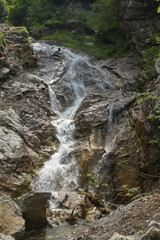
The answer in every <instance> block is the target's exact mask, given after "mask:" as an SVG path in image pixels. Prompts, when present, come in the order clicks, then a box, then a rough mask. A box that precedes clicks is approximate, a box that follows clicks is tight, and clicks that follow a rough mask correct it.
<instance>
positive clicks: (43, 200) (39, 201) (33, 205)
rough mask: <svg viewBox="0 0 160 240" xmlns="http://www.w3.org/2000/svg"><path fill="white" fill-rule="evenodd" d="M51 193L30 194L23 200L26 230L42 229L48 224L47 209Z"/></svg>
mask: <svg viewBox="0 0 160 240" xmlns="http://www.w3.org/2000/svg"><path fill="white" fill-rule="evenodd" d="M50 196H51V193H28V194H27V195H25V196H24V197H23V199H22V206H21V208H22V215H23V218H24V219H25V229H26V230H27V231H28V230H32V229H35V228H42V227H44V226H45V225H46V224H47V217H46V208H47V202H48V200H49V198H50Z"/></svg>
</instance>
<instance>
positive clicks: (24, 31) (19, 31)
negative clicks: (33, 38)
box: [11, 27, 29, 37]
mask: <svg viewBox="0 0 160 240" xmlns="http://www.w3.org/2000/svg"><path fill="white" fill-rule="evenodd" d="M11 33H16V34H19V35H24V36H26V37H27V36H29V33H28V31H27V29H26V28H25V27H14V28H13V29H12V30H11Z"/></svg>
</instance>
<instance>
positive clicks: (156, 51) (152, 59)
mask: <svg viewBox="0 0 160 240" xmlns="http://www.w3.org/2000/svg"><path fill="white" fill-rule="evenodd" d="M159 56H160V47H159V46H158V44H157V45H154V46H152V47H149V48H147V49H145V50H144V51H143V56H142V57H141V59H140V61H139V65H140V67H141V68H142V69H143V72H144V73H145V75H146V77H147V78H146V79H145V80H146V81H147V82H149V81H151V80H153V79H154V78H155V77H156V71H155V63H156V60H157V59H158V58H159Z"/></svg>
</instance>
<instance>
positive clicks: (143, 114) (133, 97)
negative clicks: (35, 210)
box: [0, 1, 160, 239]
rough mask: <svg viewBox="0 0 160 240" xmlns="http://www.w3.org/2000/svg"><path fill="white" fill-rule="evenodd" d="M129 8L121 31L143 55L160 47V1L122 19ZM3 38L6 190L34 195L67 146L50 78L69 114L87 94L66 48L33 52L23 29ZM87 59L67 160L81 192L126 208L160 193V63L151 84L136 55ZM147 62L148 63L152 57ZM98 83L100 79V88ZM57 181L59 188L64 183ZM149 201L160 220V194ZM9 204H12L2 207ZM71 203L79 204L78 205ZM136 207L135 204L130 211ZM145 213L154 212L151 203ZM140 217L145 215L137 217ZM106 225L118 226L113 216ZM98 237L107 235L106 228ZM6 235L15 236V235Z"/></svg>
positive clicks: (1, 156) (134, 6)
mask: <svg viewBox="0 0 160 240" xmlns="http://www.w3.org/2000/svg"><path fill="white" fill-rule="evenodd" d="M125 3H126V1H125V2H124V1H120V19H121V26H122V28H123V29H124V30H125V32H126V33H127V34H129V35H131V38H132V42H134V46H135V47H136V49H137V50H138V53H140V54H141V55H142V56H143V52H142V50H143V48H144V47H146V46H152V44H156V46H158V43H157V42H156V43H155V42H154V41H152V37H151V36H152V33H153V32H154V31H155V29H156V30H158V28H159V16H158V15H157V13H153V11H152V13H150V9H154V10H155V9H156V7H157V3H151V2H148V1H134V2H133V1H128V3H127V9H126V11H125V14H123V15H122V12H124V8H126V5H125ZM0 32H1V34H0V87H1V95H0V105H1V109H0V164H1V170H0V190H1V192H6V193H12V194H13V195H12V196H14V197H16V196H19V195H21V194H22V193H24V191H26V188H28V187H29V185H30V182H31V180H32V178H33V177H34V176H35V175H36V174H37V172H38V170H39V168H40V167H41V166H43V163H44V161H47V160H48V158H49V156H50V155H51V154H52V153H54V151H55V150H56V147H57V146H58V145H60V142H58V140H57V137H56V133H57V132H56V130H55V128H54V127H53V125H52V124H51V121H52V120H55V118H56V117H57V112H56V111H55V112H53V111H52V110H51V102H52V105H54V106H55V105H56V104H57V103H56V102H55V103H54V102H53V99H51V98H50V97H49V92H48V82H45V81H44V79H45V75H46V76H47V77H49V79H50V80H51V84H50V85H52V84H53V86H54V87H53V86H52V90H54V93H55V95H56V99H57V101H59V102H60V103H61V106H60V108H61V111H60V112H62V113H63V112H65V110H66V109H67V108H68V107H73V103H74V99H75V96H77V95H76V94H77V92H78V94H79V96H81V95H83V94H82V92H83V91H82V90H83V89H81V88H77V89H76V90H77V92H74V91H73V90H74V89H73V86H71V83H70V81H71V78H69V76H70V75H69V74H68V73H67V70H68V69H70V68H69V63H71V61H70V62H67V61H66V57H65V55H64V54H63V51H62V49H59V50H58V51H57V52H56V53H55V52H54V51H53V52H52V50H53V49H54V48H52V47H48V48H37V51H33V49H32V46H31V41H33V40H31V39H30V38H29V36H28V32H27V31H26V29H24V28H21V27H20V28H19V27H18V28H15V27H11V26H8V25H5V24H1V25H0ZM146 34H147V36H146ZM142 35H143V36H142ZM139 38H140V39H142V41H139V40H138V39H139ZM148 39H149V40H148ZM135 47H134V50H135ZM156 49H157V48H156ZM63 50H64V51H65V49H63ZM69 53H70V59H73V56H74V53H71V52H69ZM156 55H158V54H156ZM83 57H84V56H81V57H80V58H78V61H79V60H80V61H79V62H78V61H77V62H78V64H77V66H76V71H77V74H76V75H74V74H72V76H73V78H74V81H75V82H76V81H77V84H78V81H81V80H82V79H83V80H84V82H83V83H84V89H87V92H86V95H85V94H84V95H83V96H84V98H83V100H82V101H81V103H80V106H79V108H78V109H77V110H76V112H75V115H74V118H73V119H72V120H74V123H75V135H74V141H75V142H76V144H75V148H74V150H73V149H72V151H71V152H70V154H69V155H67V158H65V157H66V156H64V158H62V161H61V162H62V163H63V164H64V165H67V164H68V162H69V161H70V159H71V158H72V156H74V158H75V159H76V166H78V169H79V187H80V188H82V189H83V190H84V191H85V192H92V193H93V194H95V195H97V196H98V197H99V198H103V199H104V200H106V201H110V202H112V201H113V202H116V203H124V202H125V203H126V202H128V201H130V200H131V199H132V200H133V199H134V198H135V197H139V196H142V194H146V193H155V192H158V191H159V170H160V164H159V158H160V151H159V150H160V147H159V146H160V145H159V144H160V143H159V139H160V133H159V125H160V123H159V111H160V110H159V109H160V100H159V99H160V83H159V79H160V77H159V74H160V60H159V58H158V57H157V58H156V59H155V61H154V65H153V64H150V65H149V67H150V69H152V71H153V72H154V76H153V77H152V78H150V79H148V77H147V75H146V72H145V71H144V69H143V68H142V67H141V66H139V64H138V63H137V59H136V58H135V57H133V54H131V55H130V56H126V57H122V58H119V59H112V58H110V59H107V60H103V61H102V60H101V61H97V60H95V59H92V61H91V62H92V64H93V65H92V64H91V63H90V62H89V63H88V62H87V64H86V60H85V61H84V60H83ZM85 59H86V58H85ZM152 60H153V59H152ZM142 61H144V62H146V61H147V59H142ZM152 63H153V62H152ZM46 66H48V68H47V67H46ZM95 66H96V67H95ZM87 67H89V69H90V71H89V72H88V70H87ZM97 69H98V70H97ZM53 70H54V71H53ZM72 70H73V69H72ZM91 71H93V72H92V74H91ZM53 72H54V74H53V75H51V74H52V73H53ZM47 74H48V75H47ZM101 76H103V77H101ZM106 76H107V77H106ZM50 77H53V78H50ZM99 77H100V78H99ZM95 79H96V80H95ZM97 79H100V81H99V82H98V83H97V82H96V81H97ZM149 80H150V81H149ZM80 83H81V82H80ZM80 83H79V84H80ZM101 83H103V84H102V85H103V87H102V86H101ZM80 85H81V84H80ZM88 89H89V90H88ZM62 115H63V114H62ZM62 119H63V118H62ZM63 134H64V135H65V131H64V133H63ZM63 134H62V135H63ZM67 141H69V140H67ZM53 166H54V165H53ZM60 176H61V175H60ZM62 177H63V176H62ZM57 179H58V181H57V184H59V178H57ZM72 180H73V179H71V181H70V182H69V183H70V185H72V183H73V181H72ZM65 184H66V182H65V181H64V185H65ZM67 184H68V182H67ZM52 185H53V182H52ZM62 185H63V184H62ZM27 190H28V189H27ZM66 196H68V195H65V197H63V200H62V203H63V204H64V203H65V201H66V199H65V198H66ZM76 196H77V195H76ZM5 198H6V199H7V197H5ZM74 199H75V198H74ZM144 199H146V200H144V202H147V201H151V204H150V205H147V206H149V207H150V208H151V207H153V205H154V203H156V205H155V206H156V207H155V208H154V209H153V210H154V211H153V213H151V214H150V215H151V217H150V218H152V217H153V218H154V219H155V220H158V215H156V211H157V208H158V203H159V200H158V199H159V195H154V197H153V201H152V197H151V198H150V197H148V198H144ZM74 201H75V200H74ZM3 202H4V198H2V204H3ZM139 202H141V200H137V202H136V201H135V203H134V204H135V206H137V205H138V211H140V207H139ZM142 202H143V200H142ZM12 204H13V205H14V203H12ZM63 204H62V205H63ZM134 204H133V205H134ZM64 205H65V204H64ZM68 205H69V204H68ZM68 205H67V207H68ZM71 205H72V206H73V201H72V204H71ZM133 205H132V204H131V205H129V207H128V208H129V210H130V209H131V208H132V207H133ZM93 206H95V205H94V204H93V205H92V207H93ZM144 207H145V208H146V209H147V207H146V206H145V204H144ZM68 208H69V207H68ZM128 208H127V207H126V208H124V209H122V211H121V210H118V211H117V213H116V214H117V215H116V216H118V218H119V222H118V225H116V224H115V226H114V228H113V231H118V230H119V227H118V226H119V225H120V224H121V223H123V212H124V211H125V214H126V215H125V221H126V219H128V215H127V213H128ZM151 209H152V208H151ZM126 212H127V213H126ZM144 213H146V211H144ZM119 214H120V215H119ZM154 214H155V215H154ZM1 215H2V214H1ZM100 215H101V214H100ZM100 215H99V216H100ZM94 216H95V215H94ZM137 216H138V217H137ZM135 217H137V218H139V217H140V216H139V215H138V213H137V215H135ZM146 217H147V215H146ZM112 218H113V219H112V220H111V223H113V222H114V221H116V220H115V218H116V217H115V218H114V215H113V217H112ZM2 221H3V220H2ZM142 221H143V222H144V221H145V220H144V219H142ZM22 222H23V220H22ZM105 224H110V220H109V219H108V218H107V220H106V223H105ZM136 224H137V223H136ZM129 227H130V226H129V225H127V226H126V227H125V226H124V230H123V227H122V231H120V233H123V234H124V233H126V234H127V233H129V234H131V233H132V231H133V229H130V228H129ZM143 227H145V229H146V224H142V225H137V228H138V230H143V229H142V228H143ZM117 229H118V230H117ZM98 232H99V234H101V231H100V230H98ZM134 232H135V231H134ZM4 233H6V234H8V232H7V231H6V232H4ZM112 233H113V232H111V233H109V235H107V233H106V232H104V237H105V236H107V237H108V238H109V237H110V236H111V234H112ZM84 239H85V238H84Z"/></svg>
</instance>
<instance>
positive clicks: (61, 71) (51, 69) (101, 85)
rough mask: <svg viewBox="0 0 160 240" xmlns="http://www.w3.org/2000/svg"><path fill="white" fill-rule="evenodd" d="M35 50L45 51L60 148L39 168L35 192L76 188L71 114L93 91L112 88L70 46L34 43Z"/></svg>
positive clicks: (45, 77)
mask: <svg viewBox="0 0 160 240" xmlns="http://www.w3.org/2000/svg"><path fill="white" fill-rule="evenodd" d="M33 47H34V49H35V50H36V51H38V52H40V51H41V52H43V54H44V53H45V52H46V55H45V57H46V60H45V66H44V68H45V69H46V70H47V71H44V72H45V74H44V76H43V78H44V81H46V82H47V84H48V90H49V95H50V102H51V108H52V111H53V112H54V113H56V117H55V119H54V120H53V121H52V124H53V126H54V128H55V129H56V132H57V139H58V141H59V147H58V149H57V151H56V152H55V153H54V154H53V155H52V156H51V157H50V159H49V161H47V162H46V163H45V164H44V166H43V168H42V169H41V170H40V172H39V174H38V177H37V179H36V180H35V182H34V183H33V189H34V190H35V191H38V192H52V193H56V192H59V191H72V190H73V189H75V188H76V187H78V175H79V173H78V166H77V165H78V164H77V162H76V158H75V154H74V148H75V144H76V139H75V136H74V133H75V124H74V116H75V114H76V112H77V110H78V109H79V107H80V105H81V103H82V101H83V100H84V98H85V97H86V96H87V95H89V94H92V93H93V92H94V91H100V92H101V91H105V89H106V88H113V86H112V85H111V84H110V83H109V82H108V80H107V75H105V74H104V73H103V71H102V70H101V69H100V68H99V67H97V66H95V65H92V64H91V63H90V62H89V60H88V58H87V57H86V56H81V55H78V54H75V53H73V52H72V51H71V50H69V49H65V48H62V49H61V51H58V50H57V49H58V47H56V46H49V45H47V44H45V43H41V44H40V43H38V44H35V45H34V46H33Z"/></svg>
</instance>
